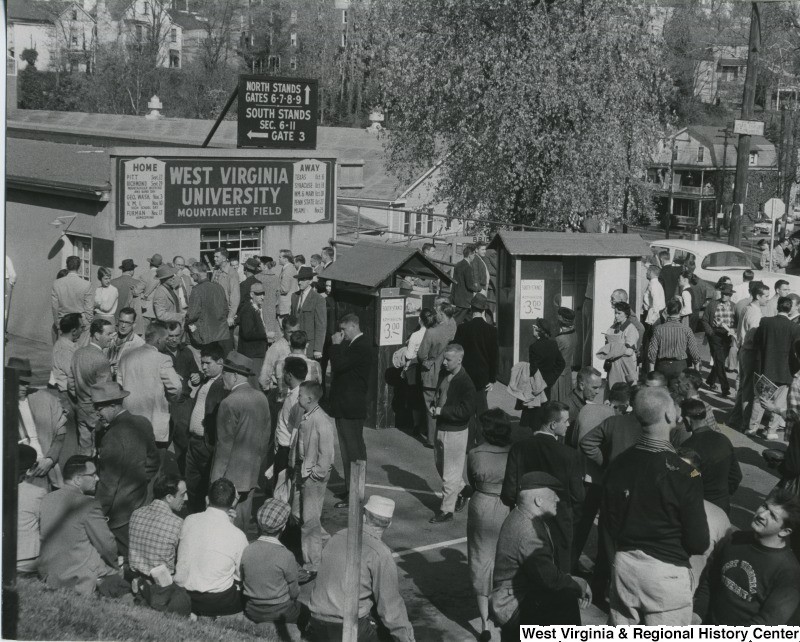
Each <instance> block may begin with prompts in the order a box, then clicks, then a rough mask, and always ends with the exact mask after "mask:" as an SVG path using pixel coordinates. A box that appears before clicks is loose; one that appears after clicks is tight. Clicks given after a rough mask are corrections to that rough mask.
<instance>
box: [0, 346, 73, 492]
mask: <svg viewBox="0 0 800 642" xmlns="http://www.w3.org/2000/svg"><path fill="white" fill-rule="evenodd" d="M7 367H8V368H10V369H11V370H15V371H16V373H17V377H18V379H19V396H18V404H17V406H18V410H19V414H18V416H17V419H18V428H19V443H21V444H26V445H28V446H30V447H31V448H33V449H34V450H35V451H36V464H35V466H33V467H32V468H31V471H30V477H29V479H28V481H30V482H32V483H33V484H35V485H36V486H40V487H41V488H44V489H45V490H50V489H51V488H60V487H61V486H62V483H63V480H62V478H61V465H62V464H63V463H64V461H62V460H63V459H65V457H63V453H64V439H65V437H66V434H67V413H66V412H65V411H64V408H63V406H62V405H61V402H60V401H59V399H58V397H56V396H55V395H54V394H52V393H51V392H50V391H49V390H39V391H31V390H30V389H29V386H30V383H31V377H32V376H33V375H32V372H31V362H30V361H29V360H28V359H22V358H20V357H11V358H10V359H9V360H8V366H7Z"/></svg>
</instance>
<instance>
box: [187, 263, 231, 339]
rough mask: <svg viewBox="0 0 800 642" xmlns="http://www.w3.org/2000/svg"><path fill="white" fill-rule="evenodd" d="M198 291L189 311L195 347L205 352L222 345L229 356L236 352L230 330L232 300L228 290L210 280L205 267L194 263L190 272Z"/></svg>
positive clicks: (192, 296) (194, 294) (190, 302)
mask: <svg viewBox="0 0 800 642" xmlns="http://www.w3.org/2000/svg"><path fill="white" fill-rule="evenodd" d="M190 271H191V274H192V280H193V281H194V287H193V288H192V293H191V294H190V295H189V309H188V310H187V312H186V323H187V324H188V326H189V333H190V335H191V338H192V345H193V346H194V347H196V348H200V349H202V348H203V347H204V346H208V345H211V344H212V343H219V344H220V345H221V346H222V348H223V350H224V353H225V354H228V353H229V352H230V351H231V350H233V339H231V333H230V329H229V328H228V321H227V319H228V300H227V298H226V297H225V290H223V289H222V286H221V285H219V284H218V283H212V282H211V281H209V280H208V273H207V272H206V268H205V266H204V265H203V264H202V263H193V264H192V266H191V268H190Z"/></svg>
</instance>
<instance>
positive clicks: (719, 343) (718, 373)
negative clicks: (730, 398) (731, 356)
mask: <svg viewBox="0 0 800 642" xmlns="http://www.w3.org/2000/svg"><path fill="white" fill-rule="evenodd" d="M706 336H707V337H708V347H709V350H710V351H711V359H712V363H711V372H710V373H709V375H708V379H706V383H707V384H708V385H709V386H713V385H714V384H715V383H717V382H719V385H720V387H721V388H722V392H723V393H729V392H730V390H731V384H730V383H729V382H728V373H727V372H726V371H725V361H726V360H727V358H728V352H729V351H730V349H731V339H730V337H719V336H717V335H716V334H710V335H706Z"/></svg>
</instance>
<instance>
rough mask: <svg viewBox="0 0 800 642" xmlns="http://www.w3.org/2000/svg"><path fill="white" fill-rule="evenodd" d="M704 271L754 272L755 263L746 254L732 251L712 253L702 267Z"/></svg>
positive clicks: (704, 260) (705, 259)
mask: <svg viewBox="0 0 800 642" xmlns="http://www.w3.org/2000/svg"><path fill="white" fill-rule="evenodd" d="M700 267H702V268H703V269H704V270H748V269H749V270H752V269H754V266H753V262H752V261H751V260H750V258H749V257H748V256H747V254H745V253H744V252H737V251H735V250H730V251H727V252H712V253H711V254H709V255H708V256H706V258H704V259H703V263H702V265H701V266H700Z"/></svg>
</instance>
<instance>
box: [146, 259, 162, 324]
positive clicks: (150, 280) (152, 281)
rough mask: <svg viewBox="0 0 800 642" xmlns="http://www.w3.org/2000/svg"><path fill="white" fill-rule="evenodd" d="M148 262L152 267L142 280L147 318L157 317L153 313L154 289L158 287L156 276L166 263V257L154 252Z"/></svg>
mask: <svg viewBox="0 0 800 642" xmlns="http://www.w3.org/2000/svg"><path fill="white" fill-rule="evenodd" d="M147 262H148V263H149V264H150V268H149V269H148V270H147V272H145V273H144V274H143V275H142V282H143V283H144V292H142V316H143V317H144V318H145V319H155V315H154V313H153V299H152V296H153V291H154V290H155V289H156V288H157V287H158V284H159V281H158V279H157V278H156V272H158V268H160V267H161V266H162V265H163V264H164V259H163V258H162V257H161V255H160V254H153V256H151V257H150V258H149V259H147Z"/></svg>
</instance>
